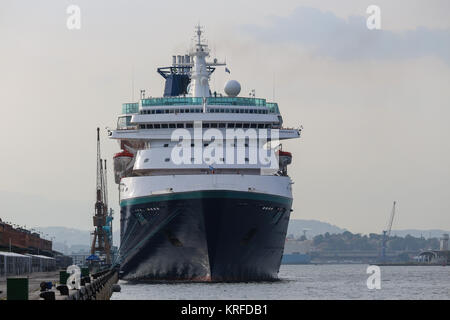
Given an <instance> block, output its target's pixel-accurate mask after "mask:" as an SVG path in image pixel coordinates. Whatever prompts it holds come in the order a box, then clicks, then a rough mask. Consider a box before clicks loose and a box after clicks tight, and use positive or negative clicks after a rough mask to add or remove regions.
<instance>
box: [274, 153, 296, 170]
mask: <svg viewBox="0 0 450 320" xmlns="http://www.w3.org/2000/svg"><path fill="white" fill-rule="evenodd" d="M277 155H278V158H279V160H278V161H279V162H280V167H284V166H287V165H288V164H291V162H292V153H290V152H287V151H283V150H278V151H277Z"/></svg>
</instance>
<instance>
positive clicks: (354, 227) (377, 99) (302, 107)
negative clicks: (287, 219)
mask: <svg viewBox="0 0 450 320" xmlns="http://www.w3.org/2000/svg"><path fill="white" fill-rule="evenodd" d="M71 4H75V5H78V6H79V7H80V9H81V29H80V30H68V29H67V27H66V20H67V18H68V14H67V13H66V9H67V7H68V6H69V5H71ZM372 4H376V5H378V6H379V7H380V8H381V21H382V22H381V30H376V31H369V30H368V29H367V27H366V19H367V17H368V14H366V9H367V7H368V6H369V5H372ZM449 12H450V2H449V1H447V0H442V1H437V0H435V1H430V0H427V1H425V0H424V1H417V0H415V1H414V0H407V1H406V0H405V1H399V0H376V1H373V0H371V1H363V0H355V1H344V0H341V1H335V0H320V1H317V0H308V1H307V0H305V1H300V0H298V1H290V0H289V1H288V0H286V1H266V0H257V1H256V0H255V1H248V0H246V1H237V0H228V1H196V0H192V1H144V0H142V1H138V0H127V1H106V0H96V1H88V0H83V1H82V0H73V1H62V0H58V1H57V0H54V1H49V0H41V1H31V0H29V1H22V0H2V1H1V2H0V58H1V59H0V105H1V111H2V117H1V119H2V125H1V126H0V135H1V137H2V139H1V141H2V143H1V153H2V155H3V156H2V157H1V160H0V168H1V169H0V170H1V173H2V177H1V180H0V201H1V203H2V206H1V212H0V217H1V218H2V219H4V220H6V221H12V222H14V223H18V224H22V225H24V224H26V225H27V227H28V226H30V227H32V226H68V227H75V228H82V229H90V228H92V226H91V224H92V218H91V216H92V214H93V210H94V201H95V178H96V176H95V170H96V162H95V161H96V141H95V139H96V127H97V126H100V127H101V128H102V129H104V128H105V127H111V128H112V127H114V126H115V122H116V116H117V114H118V113H119V112H120V110H121V104H122V103H124V102H130V101H132V97H133V96H134V97H135V98H136V97H137V96H138V95H139V90H140V89H146V90H147V94H150V95H153V96H161V95H162V92H163V85H164V82H163V79H162V78H161V77H160V76H159V75H158V74H157V73H156V68H157V67H158V66H165V65H169V64H170V63H171V56H172V55H173V54H184V53H186V51H187V49H188V47H189V44H190V41H191V38H192V36H193V30H194V25H196V24H197V23H199V22H200V23H201V24H202V25H203V26H204V27H205V31H206V33H205V36H206V38H207V39H208V42H209V44H210V47H211V49H212V50H213V53H215V54H216V56H217V58H218V59H219V60H223V59H226V61H227V63H228V68H229V69H230V70H231V75H228V74H227V73H225V72H224V71H223V70H218V71H217V72H216V73H215V75H214V77H213V79H212V81H211V86H212V89H213V90H217V91H220V92H221V91H222V90H223V89H222V88H223V85H224V83H225V82H226V81H227V80H228V79H230V78H232V79H236V80H238V81H239V82H240V83H241V85H242V87H243V90H242V95H245V96H246V95H247V94H248V92H249V91H250V90H252V89H255V90H256V95H257V96H258V97H262V98H268V99H269V100H272V98H273V96H275V100H276V101H277V102H278V103H279V106H280V109H281V112H282V115H283V117H284V123H285V126H289V127H297V126H299V125H300V124H301V125H303V127H304V131H303V136H302V138H301V139H297V140H292V141H289V142H285V143H284V144H283V146H284V149H286V150H289V151H292V152H293V157H294V159H293V165H291V166H290V168H289V173H290V175H291V176H292V178H293V180H294V181H295V184H294V212H293V214H292V218H299V219H317V220H322V221H326V222H330V223H333V224H335V225H338V226H339V227H342V228H346V229H348V230H350V231H352V232H361V233H369V232H377V233H379V232H381V230H383V229H384V228H385V226H386V223H387V220H388V217H389V213H390V209H391V206H392V201H394V200H397V201H398V215H397V217H396V219H395V221H394V229H406V228H419V229H431V228H440V229H447V230H450V147H449V146H450V142H449V140H450V126H449V121H450V90H449V88H450V19H449ZM133 77H134V88H135V91H134V92H132V78H133ZM274 79H275V81H274ZM102 133H103V135H102V151H103V156H104V157H106V158H107V159H108V160H109V161H110V168H112V155H113V154H114V153H115V152H118V151H119V147H118V145H117V142H115V141H108V140H107V138H106V131H105V130H103V131H102ZM109 181H110V184H109V189H110V200H111V202H112V205H113V207H114V208H116V209H118V205H117V200H118V196H117V189H116V185H115V184H113V176H112V172H110V176H109ZM116 213H117V215H116V221H115V228H118V225H119V224H118V222H119V217H118V214H119V211H118V210H116Z"/></svg>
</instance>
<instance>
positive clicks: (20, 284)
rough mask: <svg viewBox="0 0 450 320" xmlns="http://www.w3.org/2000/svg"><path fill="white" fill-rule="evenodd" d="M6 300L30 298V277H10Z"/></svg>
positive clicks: (7, 284)
mask: <svg viewBox="0 0 450 320" xmlns="http://www.w3.org/2000/svg"><path fill="white" fill-rule="evenodd" d="M6 300H28V278H8V279H7V280H6Z"/></svg>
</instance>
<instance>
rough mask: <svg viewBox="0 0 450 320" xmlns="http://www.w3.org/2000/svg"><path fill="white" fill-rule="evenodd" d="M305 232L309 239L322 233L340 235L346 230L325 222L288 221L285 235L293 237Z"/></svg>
mask: <svg viewBox="0 0 450 320" xmlns="http://www.w3.org/2000/svg"><path fill="white" fill-rule="evenodd" d="M304 229H307V230H306V237H307V238H308V239H311V238H312V237H315V236H317V235H319V234H324V233H327V232H328V233H342V232H344V231H347V230H346V229H342V228H339V227H337V226H335V225H332V224H330V223H327V222H322V221H318V220H302V219H291V220H290V221H289V227H288V231H287V234H288V235H289V234H293V235H294V236H295V237H299V236H301V235H303V230H304Z"/></svg>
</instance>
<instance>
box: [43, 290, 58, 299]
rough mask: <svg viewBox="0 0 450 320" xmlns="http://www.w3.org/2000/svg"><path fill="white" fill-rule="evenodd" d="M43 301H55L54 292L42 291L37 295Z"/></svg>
mask: <svg viewBox="0 0 450 320" xmlns="http://www.w3.org/2000/svg"><path fill="white" fill-rule="evenodd" d="M39 296H40V297H41V298H43V299H44V300H56V299H55V291H44V292H41V294H40V295H39Z"/></svg>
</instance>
